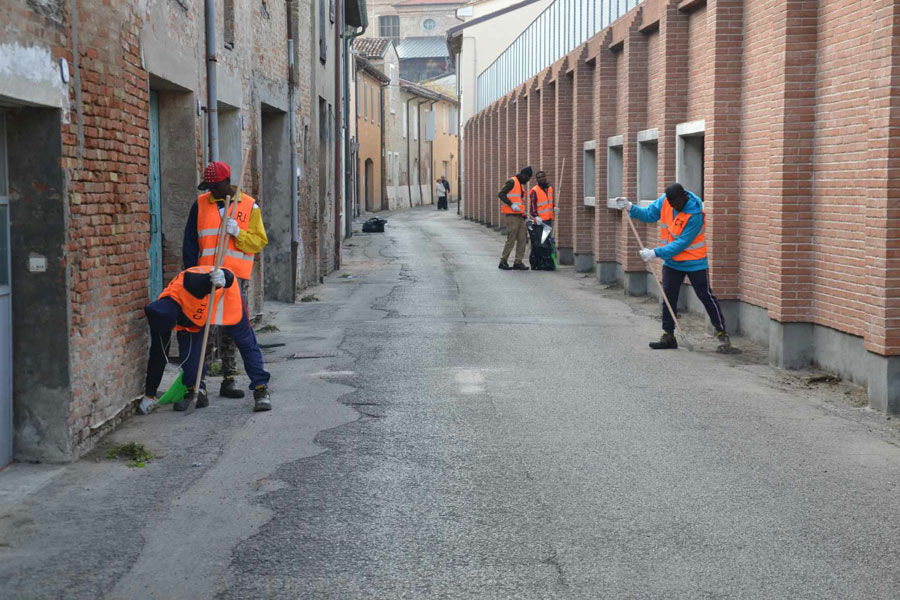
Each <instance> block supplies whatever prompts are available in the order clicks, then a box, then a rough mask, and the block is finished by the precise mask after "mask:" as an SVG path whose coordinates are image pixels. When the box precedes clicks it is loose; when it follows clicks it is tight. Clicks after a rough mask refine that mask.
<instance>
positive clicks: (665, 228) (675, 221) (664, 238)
mask: <svg viewBox="0 0 900 600" xmlns="http://www.w3.org/2000/svg"><path fill="white" fill-rule="evenodd" d="M700 214H701V215H702V216H703V225H701V226H700V233H698V234H697V237H695V238H694V239H693V240H691V244H690V245H689V246H688V247H687V248H685V249H684V250H682V251H681V252H680V253H679V254H677V255H676V256H673V257H672V260H674V261H679V262H680V261H683V260H700V259H703V258H706V212H701V213H700ZM695 216H696V215H692V214H690V213H686V212H680V213H678V215H676V214H675V209H674V208H672V205H671V204H669V199H668V198H666V199H665V200H664V201H663V205H662V210H661V211H660V214H659V221H660V225H659V245H660V246H666V245H668V244H671V243H672V242H674V241H675V238H677V237H678V236H679V235H681V232H682V231H684V228H685V227H686V226H687V224H688V221H690V220H691V219H692V218H694V217H695Z"/></svg>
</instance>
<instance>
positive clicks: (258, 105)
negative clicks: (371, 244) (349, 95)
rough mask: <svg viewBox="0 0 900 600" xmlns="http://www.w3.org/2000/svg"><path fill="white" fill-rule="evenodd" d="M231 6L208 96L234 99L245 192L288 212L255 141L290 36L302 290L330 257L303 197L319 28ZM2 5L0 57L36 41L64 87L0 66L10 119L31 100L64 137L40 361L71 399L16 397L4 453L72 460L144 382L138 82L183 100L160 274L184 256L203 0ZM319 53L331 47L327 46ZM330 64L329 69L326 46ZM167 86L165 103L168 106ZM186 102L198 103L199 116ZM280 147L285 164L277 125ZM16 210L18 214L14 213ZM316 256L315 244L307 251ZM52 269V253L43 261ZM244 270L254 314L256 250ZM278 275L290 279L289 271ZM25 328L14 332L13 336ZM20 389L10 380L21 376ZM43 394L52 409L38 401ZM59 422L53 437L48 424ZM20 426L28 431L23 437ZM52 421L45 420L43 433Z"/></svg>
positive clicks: (309, 169) (313, 155)
mask: <svg viewBox="0 0 900 600" xmlns="http://www.w3.org/2000/svg"><path fill="white" fill-rule="evenodd" d="M234 7H235V15H234V18H233V19H231V20H230V21H231V22H233V23H234V37H233V40H234V47H233V48H231V49H226V48H225V47H224V35H223V34H224V31H223V28H224V27H225V22H226V19H225V17H224V15H223V12H222V11H223V8H224V3H223V2H217V10H218V15H217V16H218V19H217V22H218V31H217V38H218V43H219V50H218V52H219V63H218V73H219V85H220V91H221V93H220V100H222V99H224V100H225V101H226V102H227V103H228V104H229V105H230V106H234V107H235V108H237V112H236V113H235V114H236V115H239V116H240V119H239V123H240V126H239V127H238V130H239V133H238V138H239V139H238V146H239V147H240V148H243V149H247V148H249V149H251V153H250V156H251V163H250V166H249V168H248V175H247V176H246V178H245V180H244V185H245V191H247V192H248V193H249V194H251V195H253V196H254V197H256V198H258V199H260V202H261V203H262V202H265V201H266V200H267V198H265V197H264V194H265V190H267V189H268V190H270V196H271V193H272V192H271V190H272V189H278V190H282V191H281V192H279V194H277V196H276V197H271V198H269V199H268V200H269V201H270V202H278V203H280V204H285V202H286V203H287V204H286V206H287V208H288V211H289V208H290V203H289V195H290V194H289V190H290V185H292V183H293V181H292V179H291V178H290V174H287V175H286V176H285V181H283V182H280V186H281V187H276V188H272V186H271V182H267V181H266V180H265V177H266V176H267V175H266V173H267V171H266V165H265V164H264V158H265V156H264V152H265V151H270V152H271V151H272V150H271V148H269V149H268V150H264V148H263V144H262V125H261V123H262V122H263V120H264V119H266V118H268V117H269V116H271V115H287V111H289V110H290V107H289V105H288V78H289V67H288V59H289V57H288V43H287V40H288V37H289V36H291V35H293V36H294V38H295V39H296V40H297V44H296V45H295V52H296V54H295V64H296V70H295V97H294V109H295V111H296V115H297V151H298V156H299V161H300V164H299V166H300V168H301V170H302V172H303V177H302V178H301V179H300V181H299V184H298V189H299V192H300V210H299V215H298V216H299V229H300V236H301V238H302V240H303V242H304V245H303V247H302V248H301V249H300V250H301V251H300V252H299V254H300V256H299V257H298V260H300V261H301V262H300V263H299V265H298V266H297V276H296V280H295V281H291V282H290V283H289V286H290V285H294V286H296V290H299V289H300V288H301V287H303V286H305V285H308V284H310V283H316V282H317V281H318V279H319V278H320V277H321V276H323V275H325V274H327V273H328V272H329V271H330V270H331V269H333V265H334V259H335V250H334V243H333V239H334V218H335V211H334V206H333V203H332V204H329V205H325V206H322V207H321V208H320V209H319V210H315V209H313V207H316V208H318V207H319V203H318V202H317V201H316V199H317V195H318V194H317V193H316V192H317V187H316V181H315V179H314V178H313V177H312V174H315V173H317V172H318V171H319V169H318V163H319V161H320V160H321V158H322V157H321V156H320V155H319V154H320V152H319V145H318V143H317V139H316V135H317V133H316V130H315V127H314V126H315V125H316V124H317V119H318V116H317V112H316V109H317V105H316V103H315V102H314V100H315V98H314V95H315V93H316V92H315V90H316V87H317V86H316V82H315V80H314V78H315V77H316V74H315V72H314V70H313V69H312V67H311V65H312V63H313V57H317V56H318V54H317V53H318V48H317V44H318V40H317V37H316V36H310V35H309V34H308V32H310V31H315V28H313V23H312V22H311V21H310V14H309V13H310V11H309V10H306V9H304V8H302V7H301V6H300V3H298V2H274V3H273V2H269V3H240V2H237V3H234ZM307 8H308V7H307ZM287 11H292V19H293V20H294V23H295V25H294V28H293V29H294V31H293V32H288V30H287V23H288V18H287ZM0 14H3V15H4V19H3V23H2V25H0V53H5V52H7V51H11V49H12V48H24V49H25V50H24V51H23V52H22V53H21V54H18V53H17V54H16V55H15V57H16V60H18V57H20V56H21V57H24V58H23V60H26V59H27V60H32V57H34V56H42V55H41V54H40V53H41V52H44V53H46V60H44V62H46V63H47V64H43V63H42V64H41V65H39V66H40V67H41V68H42V69H44V68H45V69H46V70H47V71H48V72H50V73H51V75H53V77H55V78H56V79H55V83H50V82H48V83H46V85H45V87H46V88H47V89H49V90H50V91H51V92H53V91H55V90H56V89H61V90H63V92H64V93H63V96H62V97H61V98H60V99H59V101H58V102H47V103H43V100H41V101H38V102H36V101H35V99H34V98H33V97H31V96H29V95H26V94H24V92H21V90H25V91H26V92H29V93H30V91H31V90H32V88H33V87H34V86H33V85H31V83H29V82H30V81H32V80H33V79H34V76H33V74H30V73H27V72H24V71H23V72H22V73H21V74H20V75H16V72H15V71H13V72H12V75H10V72H9V71H7V72H6V73H4V74H3V77H5V79H0V82H2V83H3V85H2V86H0V94H2V95H4V96H6V97H7V99H8V101H7V102H6V103H5V104H7V105H9V106H10V107H9V108H6V109H5V110H7V112H8V117H9V119H11V120H15V119H16V118H17V115H24V114H26V112H27V111H31V112H34V111H38V110H45V112H46V113H47V114H48V115H50V116H51V117H52V118H56V119H57V122H58V127H59V130H60V137H61V147H60V148H59V150H58V156H57V157H56V160H57V161H58V168H59V169H61V170H62V177H61V180H62V181H63V185H62V189H61V190H59V194H60V197H61V198H62V200H63V202H64V204H65V218H64V221H62V220H61V221H60V223H59V224H56V223H48V225H47V226H48V229H50V228H53V227H57V226H58V227H59V228H60V230H61V231H63V230H64V234H65V235H64V239H65V240H66V243H65V251H64V253H63V259H62V261H61V264H60V265H59V268H60V269H61V271H62V272H63V273H65V276H64V277H63V280H62V283H61V284H62V285H64V286H65V287H66V288H67V294H66V295H67V298H66V300H65V302H66V305H65V306H60V307H58V309H59V310H62V311H63V313H64V314H67V315H68V327H69V331H68V338H69V346H68V348H65V347H59V348H57V350H58V351H57V352H56V354H55V355H54V356H53V357H52V359H53V360H57V361H61V362H62V364H67V365H68V371H69V373H70V377H69V381H68V383H67V387H66V388H65V389H64V390H63V391H62V392H61V394H62V395H61V396H60V397H65V398H67V399H68V400H67V401H66V402H67V403H68V405H67V406H57V404H60V401H59V400H58V399H57V398H55V397H54V398H51V397H50V396H47V397H46V398H44V399H38V400H34V399H33V398H32V401H31V402H32V404H33V406H31V407H29V406H27V404H23V405H22V406H21V407H20V405H19V404H16V405H15V406H16V407H17V409H16V410H17V412H16V419H17V436H18V437H17V449H16V453H17V456H18V457H19V458H20V459H25V460H51V461H57V460H72V459H75V458H77V457H79V456H80V455H81V454H83V453H84V452H85V451H87V450H89V449H90V448H91V447H92V446H93V444H94V443H95V442H96V440H97V439H98V438H99V437H100V435H101V434H102V433H104V432H105V431H107V430H109V428H111V427H113V426H115V425H116V424H117V423H118V422H119V421H120V420H121V419H122V418H124V416H127V415H128V414H129V413H130V411H129V410H128V408H129V406H130V402H131V400H132V399H133V398H134V397H135V396H137V395H138V394H139V393H140V392H141V390H142V386H143V378H144V367H145V364H146V349H147V339H146V323H145V319H144V316H143V312H142V307H143V306H144V305H145V304H146V303H147V301H148V298H149V295H150V294H149V291H148V282H149V279H150V262H149V243H150V229H151V223H150V213H149V208H148V194H149V172H150V158H149V146H150V123H149V105H150V90H151V89H152V90H159V93H160V104H161V106H166V107H169V106H172V107H173V108H172V110H173V111H174V110H176V109H178V110H182V109H183V114H180V116H179V117H178V118H179V119H180V121H178V120H176V121H173V123H174V125H172V124H170V128H171V132H175V133H177V134H178V136H180V137H181V138H182V147H185V146H186V148H187V153H186V154H182V155H180V156H179V157H178V162H179V163H180V171H179V173H178V177H176V178H174V179H173V178H171V177H170V178H169V179H168V180H167V181H163V186H162V187H163V190H162V191H163V198H162V204H163V214H164V218H163V221H164V227H165V222H166V221H167V219H168V221H170V222H171V223H170V226H169V229H168V230H164V244H163V246H164V249H163V254H164V256H163V262H164V276H165V280H166V281H168V279H170V278H171V277H172V276H173V275H174V274H175V273H176V272H177V271H178V270H179V269H180V268H181V265H180V263H181V237H180V230H181V229H183V218H184V216H185V215H186V214H187V211H188V209H189V208H190V205H191V204H192V203H193V201H194V199H195V198H196V195H197V193H198V192H197V190H196V183H197V181H198V180H199V177H200V173H201V170H202V166H203V162H204V160H205V159H206V157H207V153H206V134H205V127H206V109H207V108H208V107H207V106H206V104H207V100H206V98H207V95H206V85H205V82H206V72H205V59H204V57H205V48H204V44H205V38H204V33H203V32H204V12H203V5H202V3H180V2H172V1H169V0H151V1H149V2H146V1H138V0H128V1H127V2H112V3H110V2H108V1H103V0H80V1H79V2H77V3H74V2H68V1H63V0H43V1H40V2H28V3H24V2H20V1H17V0H0ZM332 37H333V36H332ZM160 39H163V40H165V43H159V40H160ZM17 52H18V51H17ZM313 52H316V54H313ZM330 53H331V55H332V57H333V56H334V48H333V47H332V48H330ZM59 59H65V61H66V63H67V66H68V69H69V71H70V73H71V78H70V81H68V82H67V83H66V84H62V83H60V81H61V80H60V79H59V77H60V75H59V66H58V63H57V61H58V60H59ZM329 64H332V65H333V58H332V62H331V63H329ZM26 67H27V70H29V71H33V68H32V67H33V66H29V65H27V64H24V63H23V65H22V68H23V69H25V68H26ZM13 68H14V69H15V68H16V65H15V64H14V65H13ZM331 68H332V69H333V66H332V67H331ZM319 77H320V79H324V81H323V82H319V87H321V86H325V87H326V88H328V87H330V88H331V89H332V90H333V87H334V74H333V71H331V72H330V73H329V74H328V76H327V77H325V76H322V75H319ZM29 86H31V87H29ZM228 94H231V96H230V97H229V96H228ZM47 97H50V96H47ZM173 98H174V99H176V101H174V102H170V100H171V99H173ZM51 99H52V98H51ZM180 99H186V101H182V100H180ZM198 103H199V105H200V106H201V108H202V111H201V112H202V114H201V115H198V114H197V105H198ZM44 104H46V106H44ZM332 105H333V101H332ZM20 111H26V112H20ZM53 111H57V112H56V113H54V112H53ZM264 113H265V114H264ZM29 114H30V113H29ZM53 115H56V116H55V117H53ZM285 122H286V121H285ZM171 132H170V133H171ZM338 132H339V130H338V128H337V127H336V126H333V127H332V129H331V139H330V140H329V146H328V150H327V152H326V154H328V155H329V157H330V158H331V159H332V160H331V163H330V164H331V165H332V167H333V162H334V161H333V155H334V144H335V143H338V142H339V139H340V137H339V134H338ZM165 134H166V132H162V133H161V135H165ZM184 140H186V142H184ZM171 146H173V147H174V146H177V144H175V143H173V144H171ZM161 148H162V150H163V151H165V149H166V148H168V146H166V145H165V143H161ZM17 150H19V151H24V150H23V149H17ZM277 152H278V153H279V155H283V156H284V157H286V160H289V156H290V147H289V144H288V143H287V137H285V144H284V147H283V148H278V149H277ZM239 153H240V154H243V151H239ZM169 158H171V157H169ZM163 160H164V162H165V158H164V159H163ZM238 160H239V159H238ZM232 162H233V164H232V167H233V169H234V171H235V175H234V177H235V178H236V177H237V172H238V171H239V168H240V165H239V164H236V162H237V161H236V160H234V159H233V160H232ZM163 173H164V175H165V174H166V173H167V172H166V166H164V167H163ZM268 173H271V171H268ZM47 179H48V180H50V179H53V177H52V176H51V174H47ZM164 179H165V178H164ZM30 185H31V186H35V187H34V189H44V188H46V185H45V183H44V182H43V181H42V177H41V174H40V173H38V174H36V175H35V177H34V178H33V181H31V182H30ZM14 192H15V194H16V198H25V196H26V195H27V193H28V190H27V188H23V189H19V188H17V189H16V190H14ZM285 195H286V196H288V198H284V197H283V196H285ZM288 214H289V212H288ZM14 218H18V219H20V220H21V219H23V218H24V217H23V215H22V214H21V213H19V214H17V215H14ZM32 218H40V215H38V214H34V215H33V217H32ZM13 226H14V227H15V226H16V221H15V220H14V223H13ZM319 230H322V231H324V232H327V234H326V238H327V240H331V241H330V242H328V241H327V240H326V242H327V243H324V244H316V243H315V240H316V232H317V231H319ZM329 236H330V237H329ZM280 243H283V244H286V247H285V248H274V247H272V248H271V249H270V250H267V251H278V252H281V253H283V252H286V253H287V255H288V256H290V253H291V252H292V248H291V241H290V239H289V236H288V238H287V239H285V240H282V241H281V242H280ZM28 251H29V248H13V252H12V258H13V261H14V262H16V261H23V260H27V254H28ZM323 252H324V253H326V254H327V256H324V257H322V256H320V254H322V253H323ZM323 258H324V259H323ZM54 267H55V265H49V268H48V270H51V271H52V270H53V269H54ZM257 267H258V268H257V269H256V270H255V271H256V273H255V276H254V280H253V281H252V283H251V290H250V303H251V307H252V308H251V310H252V312H256V313H258V312H261V311H262V303H263V298H264V294H265V286H264V283H263V274H262V270H263V265H262V261H257ZM287 277H288V279H289V280H291V279H292V277H291V276H290V273H288V274H287ZM22 333H23V332H16V331H14V337H16V336H17V335H21V334H22ZM29 333H30V334H31V335H34V336H36V337H38V338H40V337H41V335H42V333H41V332H40V331H35V332H29ZM51 350H52V349H51ZM23 377H30V376H26V374H24V373H17V372H14V379H16V378H18V379H17V380H21V379H22V378H23ZM23 385H25V384H20V385H19V386H18V387H17V390H23V389H26V388H27V386H26V387H22V386H23ZM17 393H18V392H17ZM32 396H34V394H32ZM44 400H46V402H47V403H50V402H52V403H53V406H46V407H44V406H41V405H40V403H41V402H44ZM19 408H21V410H19ZM48 415H49V416H48ZM57 421H59V423H57ZM61 430H65V431H64V433H59V431H61ZM20 431H21V432H27V435H26V434H25V433H22V434H21V435H20V434H19V432H20ZM51 431H54V432H57V433H54V434H53V435H54V437H53V439H52V440H50V433H49V432H51ZM57 434H58V435H57ZM51 446H52V447H51Z"/></svg>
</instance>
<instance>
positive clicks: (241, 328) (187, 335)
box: [138, 266, 272, 414]
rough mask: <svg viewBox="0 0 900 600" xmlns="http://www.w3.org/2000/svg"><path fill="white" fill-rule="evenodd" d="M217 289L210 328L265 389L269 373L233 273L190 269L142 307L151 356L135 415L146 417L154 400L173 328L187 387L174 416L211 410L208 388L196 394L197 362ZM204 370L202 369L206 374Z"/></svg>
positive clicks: (265, 406) (260, 407)
mask: <svg viewBox="0 0 900 600" xmlns="http://www.w3.org/2000/svg"><path fill="white" fill-rule="evenodd" d="M212 286H215V287H216V293H215V297H214V299H213V302H212V315H210V316H209V321H210V323H211V324H215V325H218V326H221V327H224V328H225V330H226V331H227V332H228V334H229V335H230V336H231V338H232V339H233V340H234V342H235V343H236V344H237V346H238V348H239V349H240V351H241V356H243V357H244V364H245V365H246V367H247V375H248V376H249V377H250V380H251V381H252V382H253V383H254V384H256V385H257V386H263V387H265V386H266V385H267V384H268V382H269V373H268V372H267V371H266V370H265V367H264V365H263V358H262V352H261V351H260V349H259V344H257V343H256V336H254V335H253V330H252V329H250V321H249V320H248V319H247V313H246V311H245V310H244V309H243V306H242V302H241V292H240V289H239V288H238V284H237V282H236V280H235V276H234V274H233V273H232V272H231V271H230V270H229V269H224V268H223V269H217V268H215V267H214V266H198V267H191V268H190V269H186V270H184V271H182V272H181V273H179V274H178V275H177V276H176V277H175V279H173V280H172V281H171V282H170V283H169V285H168V286H166V289H164V290H163V292H162V293H161V294H160V295H159V299H157V300H155V301H154V302H151V303H150V304H148V305H147V306H145V307H144V314H146V315H147V322H148V324H149V325H150V355H149V357H148V359H147V377H146V380H145V385H144V398H143V399H142V400H141V402H140V404H139V406H138V412H140V413H142V414H147V413H148V412H150V409H151V408H152V406H153V403H154V402H155V401H156V394H157V388H158V387H159V383H160V381H161V380H162V376H163V371H164V370H165V368H166V363H167V362H168V347H169V340H170V338H171V334H172V329H175V330H176V331H177V332H178V351H179V356H180V357H181V360H182V365H181V367H182V369H183V374H182V383H183V384H184V385H185V386H186V387H187V388H188V391H187V394H185V396H184V399H183V400H181V401H180V402H178V403H176V404H175V410H177V411H191V410H193V408H195V407H196V408H205V407H207V406H209V398H208V396H207V393H206V388H205V387H204V386H203V385H202V384H201V385H200V389H197V386H196V381H195V380H196V378H197V363H198V361H199V360H200V350H201V348H202V345H203V326H204V325H205V324H206V320H207V312H208V311H209V310H210V307H209V295H210V290H212ZM204 371H205V369H204ZM271 409H272V404H271V403H270V402H269V401H268V398H266V399H265V400H264V401H262V402H257V403H256V405H255V406H254V408H253V410H254V411H257V412H258V411H265V410H271Z"/></svg>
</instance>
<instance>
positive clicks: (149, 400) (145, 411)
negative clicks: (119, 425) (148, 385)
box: [137, 396, 156, 415]
mask: <svg viewBox="0 0 900 600" xmlns="http://www.w3.org/2000/svg"><path fill="white" fill-rule="evenodd" d="M154 408H156V396H144V397H143V398H141V402H140V403H139V404H138V405H137V414H139V415H149V414H150V411H152V410H153V409H154Z"/></svg>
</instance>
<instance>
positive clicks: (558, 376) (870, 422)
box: [0, 209, 900, 599]
mask: <svg viewBox="0 0 900 600" xmlns="http://www.w3.org/2000/svg"><path fill="white" fill-rule="evenodd" d="M387 217H388V219H389V223H388V226H387V230H386V233H384V234H359V235H355V236H354V237H353V238H351V239H350V240H349V241H348V242H347V248H346V250H345V264H344V266H343V267H342V269H341V271H340V272H339V273H335V274H334V275H332V276H331V277H329V279H328V281H327V282H326V284H325V285H322V286H318V287H316V288H313V289H311V290H310V291H309V292H308V293H313V294H315V295H316V296H317V297H318V298H319V302H310V303H307V304H300V305H296V306H288V305H271V306H273V307H274V310H273V312H272V314H270V315H268V316H267V320H266V322H267V323H269V324H272V325H273V326H274V327H275V328H276V331H273V332H271V333H265V334H262V335H261V341H262V342H263V343H266V344H272V345H273V346H272V347H271V348H270V349H269V350H268V351H267V355H266V358H267V361H268V364H269V366H270V368H271V370H272V372H273V376H274V378H273V391H274V394H273V401H274V403H275V410H274V411H273V412H272V413H269V414H263V415H253V414H252V413H249V403H248V402H244V403H243V404H241V402H240V401H226V400H221V399H216V398H213V402H214V406H213V407H211V408H210V409H208V412H206V413H203V412H202V411H198V412H197V413H195V415H194V418H195V419H196V420H195V421H193V422H191V421H188V420H186V419H185V418H184V417H181V416H180V415H174V414H172V413H170V412H168V411H166V412H157V413H155V414H154V415H152V416H150V417H148V418H143V419H132V420H131V421H130V422H129V423H127V424H126V425H125V426H124V427H123V428H121V429H120V430H119V431H117V432H116V433H115V434H114V435H113V436H112V437H111V438H110V442H113V441H126V440H137V441H142V442H145V443H148V445H151V446H153V445H155V447H156V448H158V449H164V450H165V456H164V457H163V458H161V459H159V460H157V461H154V462H153V463H151V464H150V465H148V467H147V469H145V470H135V469H126V468H125V467H124V466H123V465H121V464H117V463H111V462H109V461H103V460H92V459H91V458H89V459H86V460H83V461H82V462H81V463H79V464H77V465H72V466H67V467H26V466H24V465H23V466H22V468H18V467H19V465H16V467H17V469H14V470H13V472H12V473H9V475H12V476H13V477H12V478H9V477H6V475H7V473H4V474H2V475H0V591H3V593H2V594H0V596H3V597H12V598H32V597H34V598H44V597H48V598H51V597H52V598H97V597H107V598H212V597H216V598H221V599H238V598H285V599H287V598H339V599H355V598H415V599H419V598H485V599H489V598H517V599H518V598H535V599H537V598H788V597H789V598H896V597H897V590H898V589H900V574H898V570H897V568H896V566H897V564H900V544H898V540H900V524H898V522H897V518H896V513H897V508H898V506H900V502H898V499H897V494H898V485H900V445H898V441H900V434H898V429H897V427H896V422H895V421H886V420H885V419H884V417H883V416H879V415H876V414H874V413H871V412H869V411H866V410H865V409H861V408H858V407H855V406H853V402H852V400H853V399H858V397H859V396H860V394H861V392H860V390H858V389H856V388H852V387H850V386H845V385H843V384H838V385H834V386H824V387H821V386H820V387H812V388H811V387H810V386H807V385H803V384H802V381H803V379H802V377H799V376H798V375H796V374H787V373H784V372H780V371H776V370H774V369H771V368H770V367H768V366H766V365H765V364H762V362H761V361H760V360H759V357H760V356H762V355H763V354H764V353H763V352H761V351H759V349H755V348H754V347H753V346H752V345H750V344H749V343H747V342H746V341H744V340H740V339H738V340H737V343H738V345H740V346H741V347H742V348H743V349H744V350H745V354H743V355H740V356H727V357H723V356H720V355H716V354H714V353H712V352H711V349H712V348H713V347H714V342H713V340H711V339H710V338H707V337H705V335H704V333H703V328H702V320H701V319H699V318H696V319H690V318H688V319H686V322H687V324H688V325H689V326H691V327H692V328H693V332H694V335H695V337H697V338H698V339H700V338H702V339H700V343H699V344H695V345H697V346H698V347H699V351H698V352H694V353H689V352H686V351H683V350H679V351H675V352H656V353H654V352H651V351H649V350H648V349H647V346H646V343H647V341H648V340H650V339H653V338H654V337H656V336H658V329H659V325H658V322H657V321H655V320H654V318H655V315H656V313H657V309H656V303H655V301H647V300H641V299H637V300H627V299H625V298H623V297H622V296H621V291H620V290H617V289H615V288H612V289H602V288H601V287H600V286H598V285H597V284H596V283H595V282H594V281H593V280H592V279H591V278H590V277H587V278H583V277H580V276H578V275H576V274H575V273H574V272H573V271H571V270H570V269H563V270H561V271H559V272H557V273H543V272H542V273H536V272H529V273H519V272H501V271H499V270H498V269H497V266H496V265H497V257H498V256H499V253H500V248H501V246H502V239H501V238H500V237H499V236H498V235H497V234H496V233H494V232H492V231H489V230H487V229H485V228H484V227H482V226H480V225H476V224H474V223H470V222H466V221H461V220H458V219H457V217H456V215H454V214H452V212H447V213H445V212H436V211H433V210H425V209H418V210H412V211H406V212H403V213H394V214H389V215H387ZM277 344H284V346H279V345H277ZM848 399H849V400H850V402H848ZM205 410H206V409H205ZM101 451H102V449H101ZM197 461H199V462H202V463H203V466H201V467H198V468H194V467H192V466H191V465H192V464H195V463H196V462H197ZM11 481H12V482H13V483H10V482H11ZM15 482H18V483H15Z"/></svg>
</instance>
